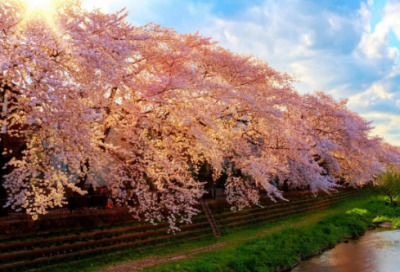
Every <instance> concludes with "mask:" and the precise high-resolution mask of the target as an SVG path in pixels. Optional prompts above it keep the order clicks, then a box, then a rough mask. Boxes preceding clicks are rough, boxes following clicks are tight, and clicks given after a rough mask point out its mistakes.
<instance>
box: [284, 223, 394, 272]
mask: <svg viewBox="0 0 400 272" xmlns="http://www.w3.org/2000/svg"><path fill="white" fill-rule="evenodd" d="M291 272H400V230H384V229H378V230H373V231H368V232H366V234H365V235H364V236H362V237H361V238H360V239H357V240H350V241H349V242H348V243H341V244H339V245H337V246H336V247H334V248H333V249H330V250H327V251H325V252H324V253H323V254H321V255H319V256H316V257H314V258H311V259H309V260H306V261H304V262H302V263H301V264H300V265H298V266H296V267H295V268H293V269H292V270H291Z"/></svg>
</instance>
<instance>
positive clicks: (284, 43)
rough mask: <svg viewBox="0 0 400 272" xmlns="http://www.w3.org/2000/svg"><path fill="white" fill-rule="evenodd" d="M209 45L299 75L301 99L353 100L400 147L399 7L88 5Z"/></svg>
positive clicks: (273, 0)
mask: <svg viewBox="0 0 400 272" xmlns="http://www.w3.org/2000/svg"><path fill="white" fill-rule="evenodd" d="M83 3H84V6H85V7H87V8H92V7H94V6H95V7H99V8H101V9H102V10H104V11H107V12H113V11H117V10H119V9H121V8H123V7H126V8H127V10H128V11H130V15H129V21H131V22H132V23H133V24H135V25H143V24H146V23H149V22H155V23H157V24H160V25H163V26H167V27H172V28H175V29H176V30H177V31H178V32H181V33H185V32H195V31H197V30H199V31H200V34H201V35H203V36H207V37H212V38H213V40H215V41H218V42H219V43H220V45H222V46H223V47H225V48H229V49H230V50H231V51H233V52H238V53H245V54H254V55H256V56H258V57H260V58H262V59H264V60H266V61H267V62H268V63H269V65H270V66H271V67H273V68H275V69H277V70H280V71H285V72H288V73H289V74H294V75H296V76H297V77H298V78H299V80H300V81H301V83H297V84H296V88H297V89H298V90H299V91H300V92H302V93H305V92H313V91H314V90H318V91H324V92H327V93H330V94H332V95H333V96H334V97H335V98H337V99H339V98H348V99H349V104H348V105H349V107H350V108H351V109H352V110H354V111H356V112H358V113H360V114H361V115H363V116H364V117H365V118H366V119H368V120H371V121H373V125H374V126H375V130H374V133H375V134H377V135H379V136H382V137H384V138H385V140H386V141H388V142H390V143H392V144H396V145H399V146H400V63H399V61H400V57H399V56H400V53H399V50H400V0H374V1H372V0H364V1H356V0H219V1H211V0H171V1H166V0H146V1H145V0H140V1H139V0H129V1H123V0H83Z"/></svg>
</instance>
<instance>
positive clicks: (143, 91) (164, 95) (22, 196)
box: [0, 0, 400, 228]
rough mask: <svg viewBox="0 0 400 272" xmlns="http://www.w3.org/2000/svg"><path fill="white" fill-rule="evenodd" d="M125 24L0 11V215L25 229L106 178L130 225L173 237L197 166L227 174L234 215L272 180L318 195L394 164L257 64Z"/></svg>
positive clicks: (57, 9)
mask: <svg viewBox="0 0 400 272" xmlns="http://www.w3.org/2000/svg"><path fill="white" fill-rule="evenodd" d="M126 16H127V13H126V12H125V11H124V10H122V11H120V12H118V13H114V14H105V13H102V12H100V11H99V10H93V11H87V10H84V9H82V8H81V3H80V2H79V1H77V0H67V1H55V2H54V3H53V6H49V7H48V9H47V10H46V13H43V12H38V11H37V12H35V11H31V10H29V8H28V7H27V4H26V3H25V2H24V1H19V0H1V1H0V84H1V86H0V90H1V92H0V102H1V106H2V108H3V112H2V113H1V120H0V126H2V127H5V128H6V130H5V131H3V134H2V136H3V135H4V133H7V135H8V136H10V137H18V138H19V139H21V145H20V146H19V148H18V150H7V149H6V148H3V150H1V152H2V154H1V156H2V158H1V168H2V170H1V171H2V172H1V175H2V176H3V178H4V180H3V182H2V186H3V187H4V188H5V189H6V191H7V194H8V203H7V205H9V206H11V207H12V208H14V209H24V210H25V211H26V212H27V213H28V214H30V215H31V216H32V217H33V218H34V219H35V218H37V216H38V215H40V214H45V213H46V212H47V210H48V209H50V208H53V207H55V206H62V205H65V203H66V199H65V189H66V188H67V187H69V188H71V189H72V190H73V191H75V192H77V193H80V194H84V193H85V192H84V191H83V190H82V189H83V185H84V184H85V183H92V184H93V185H95V186H96V185H97V184H98V181H99V180H106V181H107V182H108V184H109V188H110V189H111V190H112V194H113V197H114V198H117V199H118V198H120V199H122V198H123V199H126V198H128V199H131V200H133V201H131V203H134V205H133V206H132V207H130V209H131V212H132V213H133V215H134V216H136V217H138V218H139V217H140V218H145V219H146V220H149V221H152V222H153V221H155V220H156V221H159V220H163V219H167V220H169V222H170V223H171V227H172V228H173V227H174V224H175V222H176V221H178V220H179V221H180V222H190V220H191V217H192V216H193V215H194V214H196V213H198V210H196V209H195V208H194V206H195V205H196V204H197V202H198V200H199V199H200V198H201V197H202V196H203V194H204V193H205V190H204V182H202V181H201V180H200V179H199V178H198V176H199V175H198V172H199V169H200V168H201V166H202V165H204V164H207V165H209V166H210V169H211V172H212V176H213V179H214V180H216V179H218V178H219V177H220V176H221V175H222V174H224V175H226V176H227V181H226V195H227V199H228V201H229V202H230V203H231V204H232V206H233V207H234V208H239V209H240V208H243V207H245V206H249V205H253V204H258V201H259V192H260V190H261V191H265V192H267V194H268V195H269V196H270V197H271V198H276V197H278V198H280V197H282V195H281V192H280V191H279V190H278V189H277V188H276V187H274V186H273V185H272V183H271V181H272V180H273V178H276V177H278V178H279V180H282V181H283V180H287V182H288V184H289V187H292V188H296V187H307V188H310V190H312V191H313V192H317V191H318V190H324V191H329V190H331V189H333V188H334V187H335V186H336V185H335V183H334V179H335V178H345V179H346V180H347V181H348V182H350V183H351V184H353V185H362V184H364V183H366V182H369V181H370V180H372V179H373V177H374V175H376V174H377V173H379V172H380V171H382V170H384V169H385V168H387V167H390V166H392V165H400V150H399V148H398V147H394V146H391V145H389V144H387V143H384V142H383V141H382V139H380V138H377V137H371V136H370V134H371V129H372V127H371V125H370V122H368V121H366V120H365V119H364V118H362V117H361V116H359V115H358V114H357V113H355V112H352V111H350V110H349V109H348V108H347V107H346V102H347V101H346V100H341V101H335V100H334V99H333V98H332V97H330V96H329V95H327V94H324V93H322V92H316V93H314V94H305V95H301V94H299V93H298V92H297V91H296V90H295V89H294V87H293V86H292V82H293V80H294V79H293V78H292V77H291V76H289V75H287V74H285V73H281V72H278V71H276V70H274V69H273V68H271V67H269V66H268V64H267V63H266V62H265V61H262V60H260V59H258V58H256V57H255V56H243V55H239V54H235V53H232V52H230V51H228V50H226V49H224V48H221V47H219V46H218V44H216V43H215V42H212V41H210V39H209V38H204V37H202V36H200V35H198V33H194V34H180V33H177V32H176V31H174V30H173V29H169V28H164V27H161V26H158V25H155V24H148V25H145V26H143V27H137V26H132V25H130V24H129V23H128V22H127V21H126V20H125V19H126ZM10 154H11V155H10ZM62 165H67V166H68V171H64V169H63V167H62ZM228 165H233V167H228ZM5 170H7V174H5V172H4V171H5ZM239 170H240V171H239ZM120 187H127V188H128V187H129V188H130V190H129V191H124V192H123V193H121V190H120ZM127 192H128V195H126V194H127Z"/></svg>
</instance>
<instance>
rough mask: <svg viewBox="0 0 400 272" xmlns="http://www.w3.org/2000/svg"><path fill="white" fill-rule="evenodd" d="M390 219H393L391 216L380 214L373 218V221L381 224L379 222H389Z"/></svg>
mask: <svg viewBox="0 0 400 272" xmlns="http://www.w3.org/2000/svg"><path fill="white" fill-rule="evenodd" d="M388 221H391V219H390V218H389V217H387V216H382V215H378V216H377V217H375V218H374V219H373V220H372V223H375V224H379V223H383V222H388Z"/></svg>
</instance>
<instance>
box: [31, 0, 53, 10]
mask: <svg viewBox="0 0 400 272" xmlns="http://www.w3.org/2000/svg"><path fill="white" fill-rule="evenodd" d="M25 2H26V3H27V4H28V5H29V7H30V8H32V9H45V8H46V7H48V6H49V5H50V3H51V2H52V0H25Z"/></svg>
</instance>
